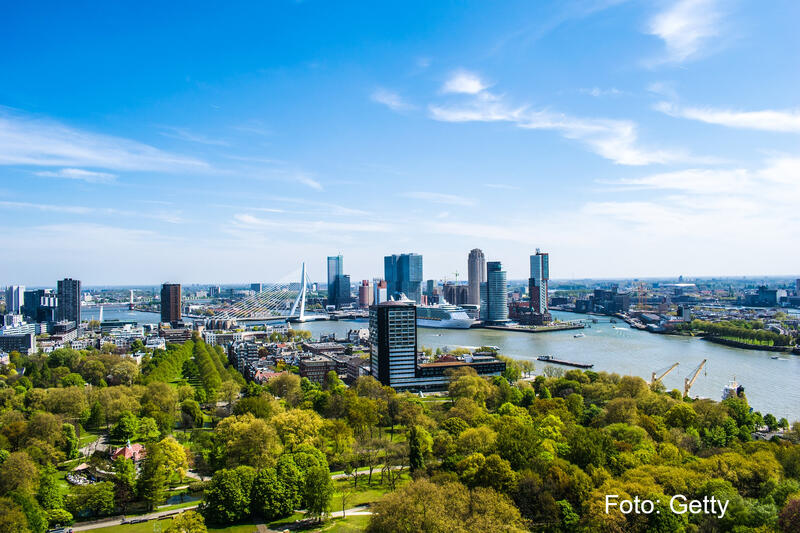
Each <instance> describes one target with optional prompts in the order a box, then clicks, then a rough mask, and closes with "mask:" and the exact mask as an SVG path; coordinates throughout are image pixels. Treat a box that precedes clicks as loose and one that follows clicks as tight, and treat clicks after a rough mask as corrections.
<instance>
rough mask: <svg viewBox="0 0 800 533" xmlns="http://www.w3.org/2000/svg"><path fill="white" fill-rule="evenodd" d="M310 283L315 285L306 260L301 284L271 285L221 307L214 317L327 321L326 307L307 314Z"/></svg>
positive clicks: (221, 318)
mask: <svg viewBox="0 0 800 533" xmlns="http://www.w3.org/2000/svg"><path fill="white" fill-rule="evenodd" d="M295 272H296V271H295ZM309 285H311V280H310V279H309V277H308V274H307V273H306V264H305V263H303V264H302V267H301V269H300V283H299V284H298V283H297V282H287V283H271V284H268V285H266V286H264V288H263V290H262V291H261V292H259V293H257V294H254V295H253V296H248V297H247V298H244V299H243V300H238V301H236V302H233V303H231V304H228V305H226V306H224V307H220V308H219V309H217V310H216V312H215V313H214V316H213V318H214V319H220V320H235V321H237V322H263V321H272V320H289V321H292V322H295V321H296V322H307V321H310V320H324V319H326V318H328V315H327V314H325V312H324V310H323V311H322V313H321V314H314V313H306V300H307V298H308V286H309Z"/></svg>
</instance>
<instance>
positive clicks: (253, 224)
mask: <svg viewBox="0 0 800 533" xmlns="http://www.w3.org/2000/svg"><path fill="white" fill-rule="evenodd" d="M233 220H234V224H235V225H236V226H238V227H240V228H247V229H272V230H281V231H289V232H294V233H310V234H315V235H316V234H321V233H325V234H327V233H342V232H358V233H384V232H390V231H392V230H393V227H392V226H391V225H390V224H386V223H382V222H371V221H359V222H335V221H330V220H307V219H298V220H286V219H280V220H273V219H266V218H260V217H256V216H253V215H248V214H235V215H234V216H233Z"/></svg>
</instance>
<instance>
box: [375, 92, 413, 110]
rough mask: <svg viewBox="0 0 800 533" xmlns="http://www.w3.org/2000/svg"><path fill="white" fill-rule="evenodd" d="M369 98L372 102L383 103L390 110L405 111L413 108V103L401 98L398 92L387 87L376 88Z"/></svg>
mask: <svg viewBox="0 0 800 533" xmlns="http://www.w3.org/2000/svg"><path fill="white" fill-rule="evenodd" d="M370 98H371V99H372V101H373V102H377V103H379V104H383V105H385V106H386V107H388V108H389V109H391V110H392V111H406V110H408V109H413V108H414V106H413V105H411V104H409V103H408V102H406V101H405V100H403V98H402V97H401V96H400V95H399V94H397V93H396V92H394V91H390V90H388V89H377V90H375V91H374V92H373V93H372V94H371V95H370Z"/></svg>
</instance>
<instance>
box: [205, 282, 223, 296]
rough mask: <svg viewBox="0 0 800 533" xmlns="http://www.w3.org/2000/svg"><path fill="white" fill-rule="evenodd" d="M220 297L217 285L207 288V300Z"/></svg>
mask: <svg viewBox="0 0 800 533" xmlns="http://www.w3.org/2000/svg"><path fill="white" fill-rule="evenodd" d="M221 295H222V288H221V287H220V286H219V285H211V286H210V287H209V288H208V297H209V298H219V297H220V296H221Z"/></svg>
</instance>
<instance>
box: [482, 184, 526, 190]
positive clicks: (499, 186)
mask: <svg viewBox="0 0 800 533" xmlns="http://www.w3.org/2000/svg"><path fill="white" fill-rule="evenodd" d="M483 186H484V187H489V188H490V189H502V190H505V191H518V190H519V187H517V186H516V185H507V184H505V183H484V185H483Z"/></svg>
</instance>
